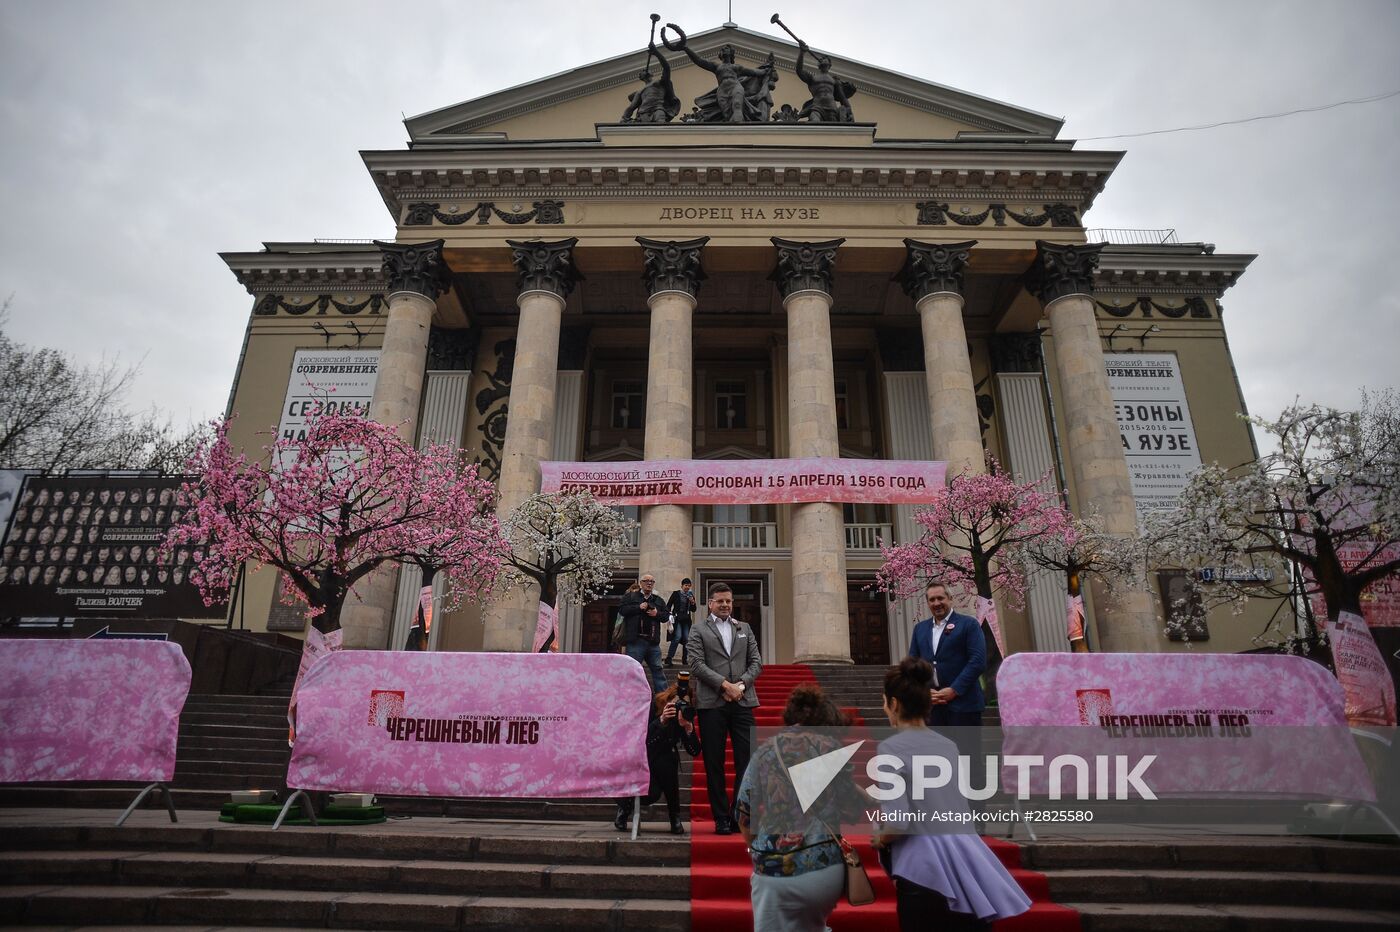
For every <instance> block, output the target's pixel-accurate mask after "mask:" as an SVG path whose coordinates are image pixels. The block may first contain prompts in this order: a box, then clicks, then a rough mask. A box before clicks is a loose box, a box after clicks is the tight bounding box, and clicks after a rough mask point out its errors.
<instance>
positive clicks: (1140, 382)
mask: <svg viewBox="0 0 1400 932" xmlns="http://www.w3.org/2000/svg"><path fill="white" fill-rule="evenodd" d="M1103 358H1104V365H1105V368H1106V369H1107V371H1108V390H1109V393H1110V394H1111V395H1112V396H1113V413H1114V416H1115V417H1116V418H1117V419H1118V430H1119V435H1120V437H1121V439H1122V443H1123V455H1124V457H1126V458H1127V460H1128V476H1129V478H1130V479H1131V480H1132V485H1133V500H1134V501H1135V502H1136V503H1137V513H1138V519H1139V520H1141V519H1142V517H1143V516H1144V515H1146V514H1147V513H1148V512H1150V511H1152V510H1154V509H1158V508H1171V507H1172V506H1174V505H1175V504H1176V500H1177V497H1178V496H1179V495H1180V494H1181V492H1182V490H1183V489H1185V488H1186V479H1187V476H1189V475H1190V474H1191V472H1192V470H1194V469H1195V468H1196V467H1198V466H1200V465H1201V454H1200V450H1199V448H1198V447H1197V446H1196V428H1195V426H1194V425H1193V424H1192V423H1191V409H1190V407H1189V406H1188V405H1187V403H1186V388H1185V386H1184V385H1183V384H1182V380H1181V367H1180V365H1179V363H1178V361H1177V358H1176V354H1175V353H1104V357H1103Z"/></svg>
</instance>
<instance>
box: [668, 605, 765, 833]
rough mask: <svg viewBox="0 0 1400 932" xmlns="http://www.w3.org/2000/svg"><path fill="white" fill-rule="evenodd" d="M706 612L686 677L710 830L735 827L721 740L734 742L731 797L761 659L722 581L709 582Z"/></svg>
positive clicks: (743, 762) (739, 776)
mask: <svg viewBox="0 0 1400 932" xmlns="http://www.w3.org/2000/svg"><path fill="white" fill-rule="evenodd" d="M708 605H709V615H708V617H707V618H706V619H705V620H704V621H701V622H698V623H697V624H696V625H695V626H694V627H692V628H691V629H690V638H689V639H688V640H687V641H686V654H687V656H688V657H689V658H690V682H691V684H692V689H693V690H694V693H695V707H696V708H697V709H698V710H699V722H700V749H701V751H702V752H703V754H704V761H705V785H706V787H707V788H708V790H709V794H710V811H711V812H713V813H714V816H715V834H716V835H732V834H734V832H735V826H734V817H733V812H732V811H731V809H730V796H729V795H728V793H727V792H726V788H725V785H724V743H725V740H726V739H728V740H729V741H731V742H733V744H734V796H735V797H737V796H738V795H739V784H740V783H741V782H742V781H743V779H744V770H745V769H746V768H747V767H748V766H749V753H750V751H751V749H752V745H753V737H752V730H753V725H754V721H753V709H754V707H755V706H757V705H758V694H757V693H756V692H754V681H756V680H757V679H758V674H759V671H760V670H762V669H763V663H762V661H761V660H760V659H759V656H758V641H757V639H755V638H754V636H753V630H752V629H751V628H749V626H748V625H746V624H744V623H743V622H742V621H739V620H738V619H736V618H734V617H732V616H733V613H734V592H733V590H731V589H730V588H729V586H728V584H727V583H715V584H714V585H712V586H711V587H710V598H709V603H708Z"/></svg>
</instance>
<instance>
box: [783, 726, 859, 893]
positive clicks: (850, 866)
mask: <svg viewBox="0 0 1400 932" xmlns="http://www.w3.org/2000/svg"><path fill="white" fill-rule="evenodd" d="M773 750H774V752H775V753H776V754H777V757H778V763H779V765H781V766H782V768H783V773H785V774H787V778H788V781H789V782H791V780H792V774H791V773H790V772H789V771H788V765H787V761H785V760H783V749H782V746H781V745H779V744H778V743H777V739H776V738H775V739H774V743H773ZM817 821H818V822H820V823H821V825H822V828H824V829H826V833H827V834H828V835H830V836H831V837H832V838H833V839H835V841H836V846H837V847H838V848H840V849H841V861H842V863H844V864H845V865H846V889H845V894H846V902H847V903H850V904H851V905H852V906H869V905H870V904H871V903H873V902H875V887H874V886H873V885H872V884H871V883H870V875H869V874H867V873H866V872H865V865H864V864H862V863H861V861H860V852H859V851H857V850H856V849H855V847H854V846H853V845H852V844H851V843H850V842H849V841H847V840H846V838H845V836H844V835H842V834H841V833H840V832H836V831H833V830H832V828H831V826H830V825H827V824H826V820H825V819H818V820H817Z"/></svg>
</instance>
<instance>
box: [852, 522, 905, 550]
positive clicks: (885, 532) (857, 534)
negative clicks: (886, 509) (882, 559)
mask: <svg viewBox="0 0 1400 932" xmlns="http://www.w3.org/2000/svg"><path fill="white" fill-rule="evenodd" d="M881 542H884V543H885V544H892V543H894V534H893V533H891V529H890V525H888V524H848V525H846V549H847V550H879V549H880V543H881Z"/></svg>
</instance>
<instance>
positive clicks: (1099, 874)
mask: <svg viewBox="0 0 1400 932" xmlns="http://www.w3.org/2000/svg"><path fill="white" fill-rule="evenodd" d="M1046 876H1047V878H1048V880H1049V882H1050V893H1051V897H1052V898H1053V899H1055V900H1056V901H1058V902H1068V901H1078V900H1089V899H1093V900H1094V901H1096V902H1124V903H1143V902H1153V903H1179V902H1189V903H1201V902H1209V903H1213V904H1214V903H1220V904H1231V903H1239V904H1248V903H1264V904H1274V905H1279V906H1283V905H1296V906H1318V907H1323V906H1327V907H1347V906H1353V905H1355V904H1357V903H1365V904H1366V905H1367V906H1368V907H1372V908H1375V909H1394V910H1400V877H1395V876H1388V875H1381V874H1333V873H1323V872H1319V871H1313V872H1306V871H1269V872H1264V871H1205V870H1195V871H1191V870H1118V869H1110V870H1103V869H1093V870H1089V869H1084V870H1064V871H1051V872H1049V873H1048V874H1047V875H1046Z"/></svg>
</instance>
